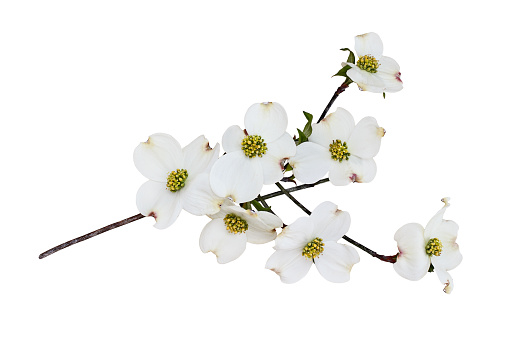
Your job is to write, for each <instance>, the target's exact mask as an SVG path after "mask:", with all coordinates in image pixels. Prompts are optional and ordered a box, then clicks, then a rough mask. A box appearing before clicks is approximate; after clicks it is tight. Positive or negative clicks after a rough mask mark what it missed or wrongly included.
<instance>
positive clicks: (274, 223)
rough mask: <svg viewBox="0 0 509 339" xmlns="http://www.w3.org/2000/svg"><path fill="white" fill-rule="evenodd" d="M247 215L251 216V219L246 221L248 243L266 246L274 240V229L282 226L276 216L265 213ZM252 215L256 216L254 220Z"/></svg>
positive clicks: (275, 234) (281, 222)
mask: <svg viewBox="0 0 509 339" xmlns="http://www.w3.org/2000/svg"><path fill="white" fill-rule="evenodd" d="M248 213H249V214H251V218H248V219H247V220H246V221H247V222H248V230H247V231H246V235H247V241H248V242H250V243H252V244H266V243H268V242H269V241H272V240H274V239H276V236H277V233H276V228H278V227H282V226H283V221H281V219H280V218H279V217H278V216H277V215H274V214H272V213H269V212H265V211H259V212H256V213H253V212H248ZM253 215H256V218H255V217H253Z"/></svg>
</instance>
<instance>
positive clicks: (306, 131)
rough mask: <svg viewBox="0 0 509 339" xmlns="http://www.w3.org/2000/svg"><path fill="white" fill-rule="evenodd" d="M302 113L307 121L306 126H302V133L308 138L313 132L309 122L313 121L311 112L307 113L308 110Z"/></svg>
mask: <svg viewBox="0 0 509 339" xmlns="http://www.w3.org/2000/svg"><path fill="white" fill-rule="evenodd" d="M302 113H304V116H305V117H306V120H307V121H308V122H307V123H306V126H304V130H303V131H302V132H304V135H305V136H306V137H307V138H309V136H310V135H311V133H312V132H313V127H311V123H312V121H313V114H311V113H308V112H302Z"/></svg>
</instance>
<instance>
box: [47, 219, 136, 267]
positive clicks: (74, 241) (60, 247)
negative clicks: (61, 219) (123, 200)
mask: <svg viewBox="0 0 509 339" xmlns="http://www.w3.org/2000/svg"><path fill="white" fill-rule="evenodd" d="M144 217H145V216H144V215H143V214H141V213H139V214H136V215H133V216H132V217H129V218H127V219H124V220H120V221H117V222H116V223H113V224H111V225H108V226H104V227H103V228H100V229H98V230H95V231H93V232H90V233H88V234H85V235H82V236H81V237H78V238H75V239H72V240H69V241H66V242H64V243H63V244H60V245H58V246H55V247H53V248H51V249H49V250H47V251H46V252H44V253H41V254H40V255H39V259H44V258H46V257H47V256H48V255H52V254H53V253H55V252H58V251H60V250H63V249H64V248H66V247H69V246H72V245H74V244H77V243H79V242H82V241H84V240H87V239H90V238H93V237H95V236H96V235H99V234H101V233H104V232H107V231H110V230H112V229H114V228H117V227H120V226H124V225H127V224H129V223H131V222H133V221H136V220H139V219H141V218H144Z"/></svg>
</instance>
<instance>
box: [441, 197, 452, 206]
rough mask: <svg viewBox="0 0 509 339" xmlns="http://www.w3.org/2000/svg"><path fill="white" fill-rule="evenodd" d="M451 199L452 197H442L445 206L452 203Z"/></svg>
mask: <svg viewBox="0 0 509 339" xmlns="http://www.w3.org/2000/svg"><path fill="white" fill-rule="evenodd" d="M450 200H451V198H449V197H445V198H442V200H441V201H442V202H443V203H444V204H445V206H449V205H450V203H449V201H450Z"/></svg>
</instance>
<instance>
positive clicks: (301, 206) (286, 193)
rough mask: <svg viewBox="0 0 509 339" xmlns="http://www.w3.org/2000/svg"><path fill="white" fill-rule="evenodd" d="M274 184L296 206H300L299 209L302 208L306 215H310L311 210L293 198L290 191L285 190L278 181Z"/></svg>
mask: <svg viewBox="0 0 509 339" xmlns="http://www.w3.org/2000/svg"><path fill="white" fill-rule="evenodd" d="M276 186H277V187H278V188H279V189H280V190H281V192H283V194H284V195H286V196H287V197H288V199H290V200H291V201H293V203H294V204H295V205H297V206H299V207H300V209H301V210H303V211H304V212H305V213H306V214H307V215H310V214H311V211H310V210H308V209H307V208H306V207H305V206H304V205H302V204H301V203H300V202H299V201H298V200H297V199H295V198H294V197H293V195H291V194H290V192H288V190H286V189H285V188H284V187H283V185H281V184H280V183H279V182H276Z"/></svg>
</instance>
